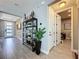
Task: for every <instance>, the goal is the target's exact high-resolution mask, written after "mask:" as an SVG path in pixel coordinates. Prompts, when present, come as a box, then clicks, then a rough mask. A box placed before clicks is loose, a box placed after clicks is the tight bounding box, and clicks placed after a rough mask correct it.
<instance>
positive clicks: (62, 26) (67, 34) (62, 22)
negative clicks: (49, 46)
mask: <svg viewBox="0 0 79 59" xmlns="http://www.w3.org/2000/svg"><path fill="white" fill-rule="evenodd" d="M65 24H70V26H68V28H70V29H65ZM61 32H64V33H66V39H71V19H65V20H64V19H63V20H62V21H61Z"/></svg>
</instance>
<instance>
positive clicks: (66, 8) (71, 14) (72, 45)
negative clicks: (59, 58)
mask: <svg viewBox="0 0 79 59" xmlns="http://www.w3.org/2000/svg"><path fill="white" fill-rule="evenodd" d="M68 9H71V51H72V50H73V20H74V19H73V7H68V8H64V9H62V10H59V11H56V13H60V12H62V11H65V10H68Z"/></svg>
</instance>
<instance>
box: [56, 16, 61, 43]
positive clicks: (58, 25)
mask: <svg viewBox="0 0 79 59" xmlns="http://www.w3.org/2000/svg"><path fill="white" fill-rule="evenodd" d="M60 42H61V17H60V16H59V15H57V16H56V44H59V43H60Z"/></svg>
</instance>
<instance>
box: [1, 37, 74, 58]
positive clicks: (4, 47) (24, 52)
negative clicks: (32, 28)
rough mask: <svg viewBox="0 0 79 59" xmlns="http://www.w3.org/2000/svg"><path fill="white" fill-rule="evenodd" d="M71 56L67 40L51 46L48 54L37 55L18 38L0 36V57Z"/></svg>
mask: <svg viewBox="0 0 79 59" xmlns="http://www.w3.org/2000/svg"><path fill="white" fill-rule="evenodd" d="M73 57H74V55H73V54H72V52H71V51H70V41H69V40H66V41H64V43H63V44H60V45H58V46H57V47H55V48H53V49H52V51H51V52H50V54H49V55H45V54H43V53H41V54H40V55H39V56H38V55H36V54H35V53H34V52H32V51H31V50H30V49H28V48H27V47H26V46H24V45H22V42H21V41H20V40H18V39H15V38H7V39H4V38H0V59H74V58H73Z"/></svg>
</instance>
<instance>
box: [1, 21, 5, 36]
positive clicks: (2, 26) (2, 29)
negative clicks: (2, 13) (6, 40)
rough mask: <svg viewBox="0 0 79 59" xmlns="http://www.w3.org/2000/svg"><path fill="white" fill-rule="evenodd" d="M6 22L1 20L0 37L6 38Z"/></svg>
mask: <svg viewBox="0 0 79 59" xmlns="http://www.w3.org/2000/svg"><path fill="white" fill-rule="evenodd" d="M4 31H5V30H4V21H2V20H0V37H4Z"/></svg>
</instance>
